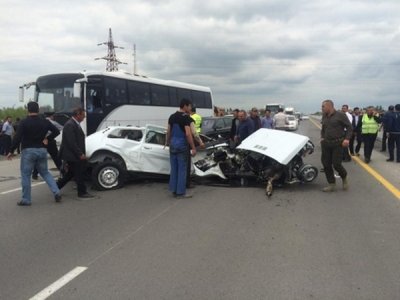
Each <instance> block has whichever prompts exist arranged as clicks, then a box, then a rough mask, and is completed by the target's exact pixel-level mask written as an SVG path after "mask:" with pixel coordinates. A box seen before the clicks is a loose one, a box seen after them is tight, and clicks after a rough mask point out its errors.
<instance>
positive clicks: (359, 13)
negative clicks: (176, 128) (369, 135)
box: [0, 0, 400, 112]
mask: <svg viewBox="0 0 400 300" xmlns="http://www.w3.org/2000/svg"><path fill="white" fill-rule="evenodd" d="M0 7H1V10H0V34H1V39H2V42H1V44H0V107H8V106H13V105H16V106H19V105H20V104H19V103H18V102H17V101H18V100H17V98H18V86H19V85H21V84H22V83H25V82H29V81H33V80H35V78H36V77H38V76H40V75H44V74H50V73H59V72H76V71H82V70H104V69H105V61H95V60H94V58H96V57H101V56H104V55H105V54H106V51H107V49H106V47H105V46H103V47H98V46H97V43H100V42H103V41H106V40H107V35H108V28H109V27H111V28H112V31H113V36H114V41H115V43H116V44H117V45H119V46H123V47H125V50H119V49H117V57H118V58H119V59H120V60H122V61H125V62H127V63H128V65H124V66H121V68H122V69H126V70H128V71H131V70H132V45H133V43H135V44H136V48H137V62H138V71H139V73H140V74H143V75H147V76H151V77H156V78H162V79H172V80H178V81H184V82H189V83H195V84H200V85H206V86H210V87H211V89H212V91H213V95H214V101H215V104H216V105H219V106H223V107H232V108H234V107H239V108H250V107H252V106H257V107H260V108H261V107H264V106H265V104H266V103H270V102H280V103H285V104H286V105H292V106H294V107H296V108H297V109H298V110H302V111H305V112H315V111H318V110H319V109H320V103H321V100H323V99H327V98H330V99H332V100H334V102H335V103H336V104H337V106H340V105H341V104H344V103H347V104H349V105H350V106H366V105H370V104H373V105H376V104H381V105H383V106H387V105H389V104H393V103H400V97H399V95H400V85H399V83H398V81H399V79H400V76H399V75H400V1H399V0H392V1H391V0H385V1H380V0H360V1H356V0H341V1H338V0H264V1H260V0H246V1H240V0H235V1H232V0H231V1H228V0H218V1H216V0H202V1H195V0H148V1H144V0H143V1H140V0H130V1H128V0H125V1H120V0H114V1H109V0H104V1H103V0H96V1H91V0H87V1H86V0H85V1H82V0H79V1H78V0H68V1H66V0H59V1H56V0H53V1H49V0H42V1H34V2H33V1H28V0H0Z"/></svg>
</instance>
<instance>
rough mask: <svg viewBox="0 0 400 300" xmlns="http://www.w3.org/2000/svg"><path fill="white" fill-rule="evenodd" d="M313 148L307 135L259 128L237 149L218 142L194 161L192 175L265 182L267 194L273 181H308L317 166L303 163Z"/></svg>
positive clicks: (228, 180) (313, 174) (315, 171)
mask: <svg viewBox="0 0 400 300" xmlns="http://www.w3.org/2000/svg"><path fill="white" fill-rule="evenodd" d="M313 151H314V145H313V143H312V142H311V141H310V140H309V139H308V137H306V136H303V135H300V134H295V133H290V132H285V131H281V130H273V129H264V128H262V129H259V130H257V131H256V132H254V133H253V134H251V135H250V136H249V137H247V138H246V139H245V140H244V141H243V142H242V143H241V144H240V145H239V146H238V147H237V148H235V149H231V148H230V147H229V145H228V144H225V145H218V146H216V147H214V148H213V149H211V150H209V152H208V155H207V156H206V157H205V158H203V159H200V160H198V161H196V162H195V163H194V169H195V174H196V176H200V177H210V176H217V177H219V178H221V179H223V180H225V181H227V182H230V183H232V182H237V183H238V184H240V185H244V184H245V182H246V181H247V180H248V179H255V180H257V181H259V182H262V183H265V184H266V194H267V196H271V195H272V192H273V185H274V182H277V183H278V182H280V183H281V184H287V183H289V184H291V183H296V182H311V181H313V180H314V179H315V178H316V177H317V175H318V169H317V168H316V167H314V166H312V165H310V164H305V163H304V162H303V157H304V156H306V155H307V154H311V153H312V152H313Z"/></svg>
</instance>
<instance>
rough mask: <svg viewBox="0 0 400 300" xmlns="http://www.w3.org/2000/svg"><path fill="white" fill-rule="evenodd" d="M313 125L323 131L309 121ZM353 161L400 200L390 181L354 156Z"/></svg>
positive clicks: (314, 122) (397, 190)
mask: <svg viewBox="0 0 400 300" xmlns="http://www.w3.org/2000/svg"><path fill="white" fill-rule="evenodd" d="M309 120H310V121H311V123H313V124H314V125H315V126H316V127H318V128H319V129H321V125H320V124H318V123H317V122H316V121H315V120H313V119H311V118H310V119H309ZM352 159H353V160H354V161H355V162H356V163H358V164H359V165H360V166H361V167H362V168H363V169H364V170H365V171H367V172H368V173H369V174H371V175H372V176H373V177H374V178H375V179H376V180H377V181H378V182H379V183H381V184H382V185H383V186H384V187H385V188H386V189H387V190H388V191H389V192H391V193H392V194H393V196H395V197H396V198H397V199H398V200H400V190H399V189H398V188H396V187H395V186H394V185H393V184H392V183H391V182H390V181H389V180H387V179H386V178H385V177H383V176H382V175H381V174H380V173H379V172H377V171H376V170H374V169H373V168H372V167H371V166H369V165H368V164H366V163H364V162H363V161H362V160H361V159H360V158H358V157H356V156H353V157H352Z"/></svg>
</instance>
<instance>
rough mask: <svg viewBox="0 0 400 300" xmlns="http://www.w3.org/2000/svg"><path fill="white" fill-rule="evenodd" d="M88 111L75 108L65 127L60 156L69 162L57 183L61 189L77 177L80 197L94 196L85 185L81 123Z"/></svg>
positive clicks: (84, 149)
mask: <svg viewBox="0 0 400 300" xmlns="http://www.w3.org/2000/svg"><path fill="white" fill-rule="evenodd" d="M85 117H86V112H85V110H84V109H83V108H81V107H78V108H75V109H74V110H73V112H72V117H71V119H69V120H68V121H67V122H66V123H65V125H64V128H63V132H62V141H61V147H60V157H61V159H62V160H64V162H65V163H66V164H67V171H66V172H65V174H64V175H63V176H62V177H61V178H59V179H58V181H57V185H58V187H59V188H60V189H61V188H63V187H64V186H65V185H66V184H67V183H68V182H69V181H70V180H71V179H72V178H74V179H75V182H76V185H77V190H78V197H79V198H93V197H94V196H93V195H91V194H89V193H88V192H87V188H86V185H85V177H84V176H85V171H86V160H87V159H86V154H85V153H86V145H85V133H84V132H83V130H82V127H81V125H80V123H81V122H82V121H83V120H84V119H85Z"/></svg>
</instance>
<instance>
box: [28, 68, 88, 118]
mask: <svg viewBox="0 0 400 300" xmlns="http://www.w3.org/2000/svg"><path fill="white" fill-rule="evenodd" d="M79 78H83V75H82V74H57V75H48V76H42V77H39V78H38V79H37V80H36V90H35V99H34V100H35V101H36V102H38V103H39V107H40V112H41V113H44V112H56V113H60V112H63V113H71V111H72V110H73V109H74V108H75V107H77V106H82V101H81V97H80V95H73V92H74V83H75V81H76V80H77V79H79Z"/></svg>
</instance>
